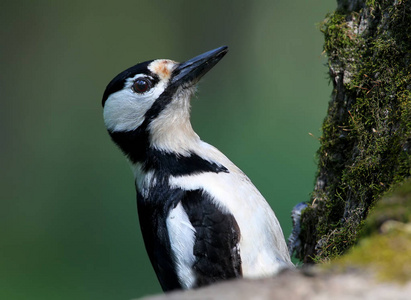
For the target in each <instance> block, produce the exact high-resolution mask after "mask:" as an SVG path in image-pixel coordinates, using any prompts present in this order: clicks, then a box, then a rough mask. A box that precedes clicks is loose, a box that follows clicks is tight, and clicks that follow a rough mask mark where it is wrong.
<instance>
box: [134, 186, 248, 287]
mask: <svg viewBox="0 0 411 300" xmlns="http://www.w3.org/2000/svg"><path fill="white" fill-rule="evenodd" d="M179 202H181V203H182V205H183V208H184V210H185V211H186V213H187V216H188V218H189V220H190V222H191V224H192V226H193V227H194V229H195V230H196V233H195V242H194V249H193V254H194V256H195V257H196V259H195V262H194V265H193V266H192V268H193V270H194V273H195V277H196V282H195V286H194V287H200V286H204V285H208V284H210V283H213V282H216V281H220V280H224V279H229V278H235V277H241V276H242V270H241V257H240V251H239V246H238V245H239V241H240V229H239V227H238V225H237V222H236V221H235V219H234V217H233V216H232V215H231V214H229V213H224V212H223V211H222V210H221V209H219V208H218V207H217V206H216V205H215V204H214V203H213V200H212V198H211V197H210V196H209V195H208V194H207V193H205V192H203V191H202V190H194V191H184V190H181V189H168V190H167V189H166V188H165V187H164V189H162V188H157V189H154V192H153V193H152V194H150V195H149V196H148V197H147V198H144V197H143V196H142V195H141V194H139V193H138V194H137V205H138V214H139V219H140V227H141V231H142V235H143V238H144V243H145V246H146V250H147V253H148V255H149V258H150V261H151V263H152V265H153V268H154V270H155V272H156V274H157V277H158V280H159V282H160V284H161V287H162V288H163V290H164V291H171V290H174V289H181V288H182V286H181V284H180V281H179V278H178V276H177V273H176V269H175V264H174V261H173V254H172V250H171V245H170V239H169V235H168V231H167V225H166V219H167V217H168V214H169V212H170V210H171V209H173V208H175V207H176V206H177V204H178V203H179Z"/></svg>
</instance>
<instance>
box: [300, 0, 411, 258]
mask: <svg viewBox="0 0 411 300" xmlns="http://www.w3.org/2000/svg"><path fill="white" fill-rule="evenodd" d="M337 2H338V8H337V10H336V11H335V12H334V13H332V14H329V15H328V16H327V18H326V19H325V21H324V22H323V23H322V24H321V27H320V28H321V31H322V32H323V33H324V37H325V43H324V52H325V53H326V54H327V56H328V64H329V74H330V80H331V81H332V83H333V92H332V96H331V101H330V103H329V108H328V115H327V117H326V118H325V120H324V123H323V126H322V131H323V133H322V137H321V139H320V142H321V146H320V149H319V151H318V161H319V166H318V174H317V179H316V185H315V188H314V191H313V194H312V199H311V204H309V206H308V207H307V208H306V209H305V210H303V212H302V215H301V232H300V234H299V239H300V241H299V245H297V246H295V247H294V250H295V253H296V256H297V257H298V258H299V259H301V260H302V261H303V262H305V263H311V262H319V261H326V260H329V259H331V258H334V257H337V256H340V255H341V254H343V253H344V252H345V251H346V250H347V249H348V248H349V247H350V246H352V245H353V244H354V243H355V242H356V240H357V237H358V233H359V231H360V230H361V228H362V224H363V220H364V219H365V218H366V216H367V214H368V212H369V209H370V208H371V207H373V205H374V204H375V203H376V201H377V200H378V199H380V198H381V196H382V195H383V193H385V192H386V191H387V190H389V189H390V187H391V186H393V184H395V183H398V182H401V181H403V180H404V179H405V178H407V177H409V176H410V167H411V92H410V91H411V68H410V66H411V0H402V1H401V0H395V1H394V0H391V1H389V0H368V1H364V0H345V1H343V0H341V1H337Z"/></svg>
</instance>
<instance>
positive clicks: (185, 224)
mask: <svg viewBox="0 0 411 300" xmlns="http://www.w3.org/2000/svg"><path fill="white" fill-rule="evenodd" d="M166 224H167V230H168V234H169V237H170V244H171V250H172V253H173V257H174V262H175V265H176V269H177V276H178V278H179V281H180V284H181V285H182V286H183V288H185V289H189V288H192V287H193V285H194V284H195V280H196V278H195V275H194V272H193V269H192V266H193V264H194V261H195V256H194V254H193V248H194V241H195V229H194V227H193V226H192V225H191V223H190V220H189V219H188V216H187V213H186V212H185V210H184V208H183V206H182V204H181V203H179V204H178V205H177V206H176V207H175V208H174V209H172V210H171V211H170V213H169V215H168V217H167V220H166Z"/></svg>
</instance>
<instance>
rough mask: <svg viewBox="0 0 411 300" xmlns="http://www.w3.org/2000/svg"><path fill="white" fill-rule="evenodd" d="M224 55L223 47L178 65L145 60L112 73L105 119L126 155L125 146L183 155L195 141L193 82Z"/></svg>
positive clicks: (168, 61) (104, 99)
mask: <svg viewBox="0 0 411 300" xmlns="http://www.w3.org/2000/svg"><path fill="white" fill-rule="evenodd" d="M226 53H227V47H225V46H224V47H220V48H217V49H214V50H211V51H209V52H206V53H204V54H201V55H199V56H196V57H194V58H192V59H190V60H188V61H186V62H183V63H177V62H175V61H172V60H168V59H156V60H151V61H146V62H143V63H140V64H137V65H135V66H133V67H131V68H129V69H127V70H125V71H123V72H121V73H120V74H118V75H117V76H116V77H114V79H113V80H112V81H111V82H110V83H109V84H108V85H107V88H106V90H105V92H104V95H103V108H104V122H105V125H106V127H107V130H108V131H109V133H110V135H111V137H112V138H113V140H114V142H116V143H117V144H118V146H120V148H121V149H122V150H123V151H124V152H125V154H126V155H128V156H129V157H130V156H133V154H130V151H131V149H130V147H140V148H141V149H140V151H144V149H143V148H147V147H153V148H156V149H157V150H162V151H173V152H177V153H179V152H181V153H182V154H184V152H185V151H186V150H187V149H185V148H187V147H189V144H190V143H191V142H192V141H193V139H198V136H197V135H196V134H195V133H194V131H193V130H192V128H191V124H190V98H191V96H192V94H193V93H194V92H195V85H196V83H197V82H198V81H199V80H200V78H201V77H202V76H203V75H204V74H205V73H207V72H208V71H209V70H210V69H211V68H212V67H213V66H214V65H215V64H217V62H218V61H219V60H220V59H221V58H222V57H223V56H224V55H225V54H226ZM133 151H137V150H133ZM137 156H138V155H137ZM131 158H132V160H137V161H138V160H139V159H138V157H136V158H135V159H133V157H131Z"/></svg>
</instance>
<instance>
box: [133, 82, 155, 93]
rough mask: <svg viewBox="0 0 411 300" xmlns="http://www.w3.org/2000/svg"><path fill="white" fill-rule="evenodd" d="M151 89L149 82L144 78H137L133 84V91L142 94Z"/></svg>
mask: <svg viewBox="0 0 411 300" xmlns="http://www.w3.org/2000/svg"><path fill="white" fill-rule="evenodd" d="M149 89H151V81H150V80H148V79H146V78H138V79H137V80H136V81H134V83H133V91H134V92H136V93H138V94H142V93H145V92H147V91H148V90H149Z"/></svg>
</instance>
